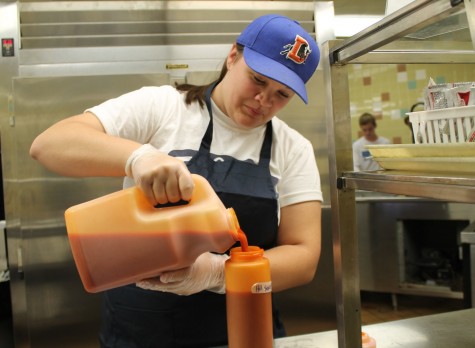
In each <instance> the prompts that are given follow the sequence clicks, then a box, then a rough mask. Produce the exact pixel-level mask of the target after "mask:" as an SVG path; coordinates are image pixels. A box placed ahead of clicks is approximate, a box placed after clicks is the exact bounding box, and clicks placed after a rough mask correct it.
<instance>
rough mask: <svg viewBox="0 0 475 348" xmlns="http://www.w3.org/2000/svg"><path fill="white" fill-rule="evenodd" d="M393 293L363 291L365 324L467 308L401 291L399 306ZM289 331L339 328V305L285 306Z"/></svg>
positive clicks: (292, 332) (363, 321)
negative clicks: (336, 309) (394, 302)
mask: <svg viewBox="0 0 475 348" xmlns="http://www.w3.org/2000/svg"><path fill="white" fill-rule="evenodd" d="M393 301H394V299H393V297H392V296H391V294H386V293H375V292H362V294H361V321H362V325H369V324H377V323H382V322H387V321H393V320H400V319H407V318H413V317H418V316H423V315H430V314H437V313H444V312H451V311H456V310H461V309H464V308H465V307H464V303H463V300H458V299H448V298H439V297H427V296H412V295H397V296H396V303H397V308H395V307H394V305H393ZM281 314H282V319H283V320H284V323H285V326H286V330H287V335H289V336H294V335H301V334H307V333H311V332H321V331H329V330H335V329H336V314H335V308H334V307H332V306H329V307H328V308H325V307H322V308H321V309H317V308H314V307H311V306H308V305H305V304H304V303H302V304H300V305H299V304H296V306H294V307H293V308H292V307H283V308H282V313H281Z"/></svg>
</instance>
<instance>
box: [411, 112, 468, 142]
mask: <svg viewBox="0 0 475 348" xmlns="http://www.w3.org/2000/svg"><path fill="white" fill-rule="evenodd" d="M407 115H408V116H409V121H410V122H411V123H412V131H413V133H414V139H415V142H416V144H436V143H464V142H467V141H469V138H471V137H473V133H474V132H475V105H471V106H460V107H456V108H447V109H437V110H426V111H418V112H409V113H407Z"/></svg>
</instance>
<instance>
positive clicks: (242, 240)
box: [238, 229, 249, 251]
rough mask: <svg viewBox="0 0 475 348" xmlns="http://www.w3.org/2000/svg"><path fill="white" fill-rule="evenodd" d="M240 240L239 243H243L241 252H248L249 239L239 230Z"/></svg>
mask: <svg viewBox="0 0 475 348" xmlns="http://www.w3.org/2000/svg"><path fill="white" fill-rule="evenodd" d="M238 239H239V243H241V250H242V251H248V249H249V244H248V243H247V237H246V235H245V234H244V231H243V230H241V229H239V231H238Z"/></svg>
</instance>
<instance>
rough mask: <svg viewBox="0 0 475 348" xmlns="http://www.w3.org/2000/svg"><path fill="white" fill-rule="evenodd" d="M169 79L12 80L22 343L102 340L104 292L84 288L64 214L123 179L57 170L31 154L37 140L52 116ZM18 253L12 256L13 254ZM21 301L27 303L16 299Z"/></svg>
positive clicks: (16, 282)
mask: <svg viewBox="0 0 475 348" xmlns="http://www.w3.org/2000/svg"><path fill="white" fill-rule="evenodd" d="M168 83H169V76H168V75H167V74H147V75H134V74H125V75H117V76H89V77H87V76H82V77H48V78H16V79H14V80H13V99H14V101H15V105H14V106H15V126H14V127H11V131H12V132H14V135H15V138H16V143H15V151H14V152H11V151H9V155H10V156H14V157H15V158H16V159H17V162H18V172H17V173H16V184H17V185H16V187H17V191H16V197H15V198H16V199H17V200H18V204H19V206H20V207H21V209H20V211H19V219H20V221H21V227H20V232H19V235H20V236H21V238H19V241H18V243H17V249H18V250H21V251H20V256H19V258H21V261H19V262H18V263H17V264H16V265H15V264H14V265H13V269H12V271H13V274H14V277H12V288H14V289H22V291H19V292H16V291H15V292H12V301H13V303H14V305H13V312H14V316H15V317H16V318H19V319H18V320H17V323H16V324H17V325H16V326H15V329H16V337H24V338H25V342H24V345H23V344H20V345H19V347H22V346H35V347H41V346H44V347H53V346H57V347H65V346H67V347H73V346H74V345H77V346H78V347H85V346H87V345H88V344H90V343H91V342H96V341H97V337H96V336H97V332H98V325H99V303H100V295H92V294H88V293H86V292H85V290H84V289H83V286H82V284H81V282H80V280H79V276H78V273H77V270H76V267H75V265H74V262H73V258H72V255H71V251H70V247H69V242H68V239H67V235H66V230H65V225H64V217H63V214H64V210H65V209H66V208H68V207H70V206H72V205H75V204H78V203H81V202H84V201H87V200H90V199H92V198H95V197H98V196H101V195H103V194H106V193H109V192H112V191H115V190H118V189H120V188H121V184H122V179H121V178H117V179H111V178H87V179H81V178H64V177H60V176H58V175H56V174H53V173H51V172H49V171H48V170H47V169H45V168H44V167H42V166H41V165H40V164H39V163H37V162H35V161H34V160H33V159H31V158H30V156H29V153H28V152H29V148H30V145H31V142H32V141H33V139H34V138H35V137H36V135H38V134H39V133H40V132H41V131H43V130H44V129H46V128H47V127H49V126H50V125H51V124H53V123H54V122H56V121H58V120H60V119H62V118H65V117H67V116H70V115H74V114H79V113H81V112H83V111H84V109H86V108H87V107H90V106H93V105H96V104H98V103H100V102H102V101H104V100H106V99H109V98H112V97H115V96H117V95H120V94H122V93H125V92H128V91H130V90H133V89H136V88H140V87H142V86H144V85H161V84H168ZM17 252H18V251H17ZM15 254H16V253H12V254H11V256H10V257H11V258H15ZM19 265H21V267H20V266H19ZM22 296H24V298H22ZM22 301H24V303H25V305H24V306H18V303H20V302H22ZM26 304H27V306H26ZM19 310H20V312H19ZM78 328H81V330H82V332H81V333H80V334H78V333H77V330H78ZM53 331H54V336H52V335H53ZM52 337H54V339H52Z"/></svg>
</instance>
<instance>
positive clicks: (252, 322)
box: [224, 246, 274, 348]
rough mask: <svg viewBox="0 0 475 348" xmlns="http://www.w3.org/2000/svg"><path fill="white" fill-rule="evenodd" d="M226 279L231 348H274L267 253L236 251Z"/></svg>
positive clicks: (261, 250)
mask: <svg viewBox="0 0 475 348" xmlns="http://www.w3.org/2000/svg"><path fill="white" fill-rule="evenodd" d="M224 276H225V282H226V315H227V326H228V346H229V348H249V347H259V348H272V347H273V341H274V340H273V331H272V330H273V325H272V283H271V277H270V266H269V260H268V259H267V258H265V257H264V250H263V249H261V248H259V247H256V246H249V247H248V248H247V251H243V249H241V247H236V248H232V249H231V257H230V258H229V259H228V260H227V261H226V263H225V269H224Z"/></svg>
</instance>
